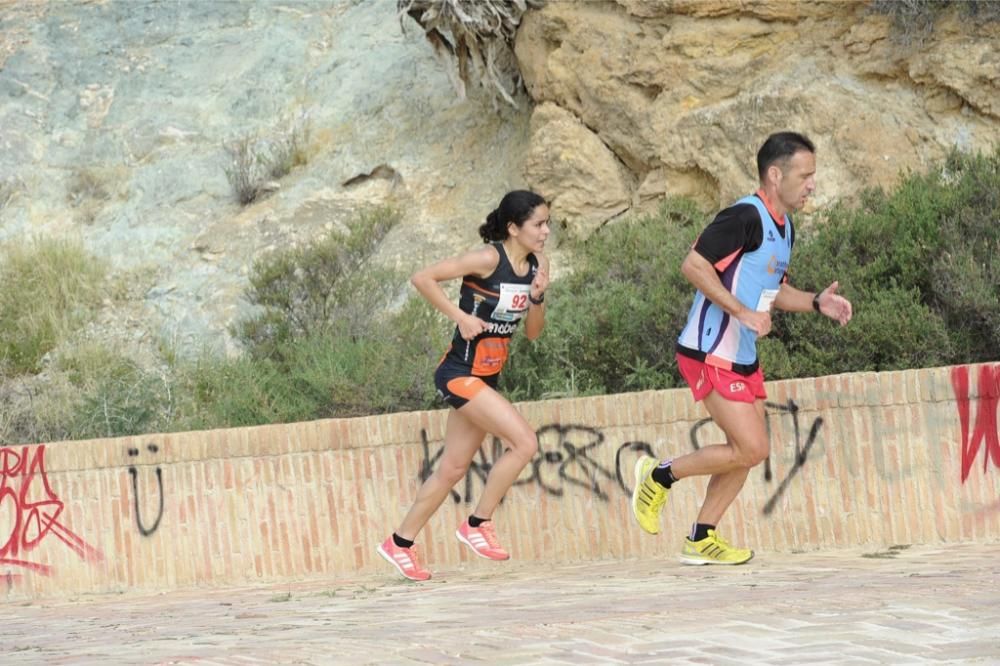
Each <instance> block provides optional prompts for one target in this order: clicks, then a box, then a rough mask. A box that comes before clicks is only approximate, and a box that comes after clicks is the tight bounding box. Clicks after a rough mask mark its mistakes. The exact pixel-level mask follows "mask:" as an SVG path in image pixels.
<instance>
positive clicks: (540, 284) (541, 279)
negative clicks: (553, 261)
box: [531, 252, 549, 301]
mask: <svg viewBox="0 0 1000 666" xmlns="http://www.w3.org/2000/svg"><path fill="white" fill-rule="evenodd" d="M535 256H536V257H538V268H536V269H535V278H534V279H533V280H532V281H531V297H532V298H533V299H535V300H536V301H537V300H538V299H539V298H541V297H542V294H544V293H545V290H546V289H548V288H549V262H548V259H546V257H545V256H544V255H542V254H541V253H540V252H536V253H535Z"/></svg>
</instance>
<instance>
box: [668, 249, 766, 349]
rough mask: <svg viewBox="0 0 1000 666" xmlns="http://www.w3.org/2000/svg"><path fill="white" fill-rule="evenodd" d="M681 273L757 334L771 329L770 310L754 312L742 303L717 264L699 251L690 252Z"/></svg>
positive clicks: (707, 296) (761, 334)
mask: <svg viewBox="0 0 1000 666" xmlns="http://www.w3.org/2000/svg"><path fill="white" fill-rule="evenodd" d="M681 273H683V274H684V277H686V278H687V279H688V281H689V282H690V283H691V284H693V285H694V286H695V287H696V288H697V289H698V290H699V291H700V292H701V293H703V294H705V298H707V299H708V300H710V301H712V302H713V303H715V304H716V305H718V306H719V307H720V308H722V310H723V311H724V312H726V313H727V314H729V315H730V316H732V317H734V318H735V319H736V320H737V321H739V322H740V323H741V324H743V325H744V326H746V327H748V328H750V329H751V330H753V331H754V332H755V333H756V334H757V335H760V336H763V335H767V334H768V333H769V332H770V331H771V315H770V313H768V312H754V311H753V310H751V309H749V308H747V307H745V306H744V305H743V304H742V303H740V301H739V299H737V298H736V297H735V296H733V295H732V293H730V291H729V290H728V289H726V287H725V286H724V285H723V284H722V280H720V279H719V274H718V273H717V272H716V271H715V266H713V265H712V264H710V263H709V261H708V259H706V258H705V257H703V256H701V255H700V254H698V252H697V251H695V250H691V251H690V252H688V255H687V257H686V258H685V259H684V263H683V264H681Z"/></svg>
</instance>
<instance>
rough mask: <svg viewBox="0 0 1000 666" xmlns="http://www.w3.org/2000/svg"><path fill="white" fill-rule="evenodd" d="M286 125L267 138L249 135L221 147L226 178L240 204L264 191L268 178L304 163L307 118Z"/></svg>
mask: <svg viewBox="0 0 1000 666" xmlns="http://www.w3.org/2000/svg"><path fill="white" fill-rule="evenodd" d="M287 124H288V127H287V129H284V130H282V131H279V132H276V133H274V134H273V135H272V136H270V137H267V138H262V137H259V136H258V135H256V134H250V135H247V136H244V137H242V138H240V139H237V140H235V141H233V142H231V143H229V144H225V145H224V146H223V147H224V148H225V150H226V153H227V154H228V156H229V161H228V163H227V165H226V167H225V169H224V170H225V172H226V178H228V179H229V184H230V185H231V186H232V188H233V193H234V194H235V195H236V200H237V201H239V203H240V205H243V206H246V205H248V204H251V203H253V202H254V201H256V200H257V199H259V198H260V197H261V196H262V195H263V194H264V193H265V192H267V191H268V188H269V187H270V185H269V183H270V182H271V181H275V180H278V179H280V178H283V177H284V176H287V175H288V174H289V173H291V171H292V169H293V168H294V167H297V166H302V165H304V164H306V163H307V162H308V160H309V153H308V150H309V149H308V144H309V136H310V126H309V123H308V119H307V118H306V117H305V116H304V115H303V116H300V117H299V118H298V119H296V120H294V121H290V122H289V123H287Z"/></svg>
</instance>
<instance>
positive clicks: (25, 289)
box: [0, 239, 105, 374]
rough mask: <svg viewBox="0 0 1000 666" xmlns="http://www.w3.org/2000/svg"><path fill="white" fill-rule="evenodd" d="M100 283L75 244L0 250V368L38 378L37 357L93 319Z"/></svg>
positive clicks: (47, 242) (96, 269) (101, 274)
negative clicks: (33, 375)
mask: <svg viewBox="0 0 1000 666" xmlns="http://www.w3.org/2000/svg"><path fill="white" fill-rule="evenodd" d="M104 278H105V269H104V267H103V266H102V265H101V264H100V263H98V261H97V260H95V259H94V258H93V257H91V256H90V255H89V254H87V253H86V252H85V251H84V249H83V248H82V247H81V246H80V245H79V244H78V243H73V242H70V241H63V240H53V239H39V240H36V241H34V242H31V243H24V244H21V243H18V244H11V245H7V246H5V247H4V248H3V249H2V250H0V284H2V285H3V288H2V289H0V367H6V371H7V372H12V373H14V374H21V373H30V372H37V371H38V370H39V364H40V362H41V360H42V357H43V356H45V354H47V353H48V352H49V351H50V350H52V349H53V348H54V347H55V346H56V345H57V344H58V343H59V342H60V341H61V340H63V339H65V338H66V337H67V336H68V335H69V333H71V332H72V331H74V330H75V329H77V328H78V327H80V326H82V325H83V324H84V323H86V322H87V321H89V320H90V318H91V317H92V316H93V314H94V312H95V311H96V308H97V306H98V304H99V302H100V289H101V286H102V285H103V284H104V281H105V280H104Z"/></svg>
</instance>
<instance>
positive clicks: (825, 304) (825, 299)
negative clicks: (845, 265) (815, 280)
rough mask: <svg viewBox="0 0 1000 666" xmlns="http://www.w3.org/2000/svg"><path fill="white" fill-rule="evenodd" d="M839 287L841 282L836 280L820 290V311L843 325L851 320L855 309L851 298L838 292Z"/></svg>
mask: <svg viewBox="0 0 1000 666" xmlns="http://www.w3.org/2000/svg"><path fill="white" fill-rule="evenodd" d="M838 287H840V283H838V282H837V281H836V280H834V281H833V283H832V284H831V285H830V286H829V287H827V288H826V289H824V290H823V291H821V292H820V294H819V311H820V312H822V313H823V314H825V315H826V316H827V317H829V318H830V319H833V320H834V321H837V322H840V325H841V326H843V325H845V324H846V323H847V322H849V321H851V315H853V314H854V310H853V308H852V307H851V302H850V301H849V300H847V299H846V298H844V297H843V296H841V295H840V294H838V293H836V292H837V288H838Z"/></svg>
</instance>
